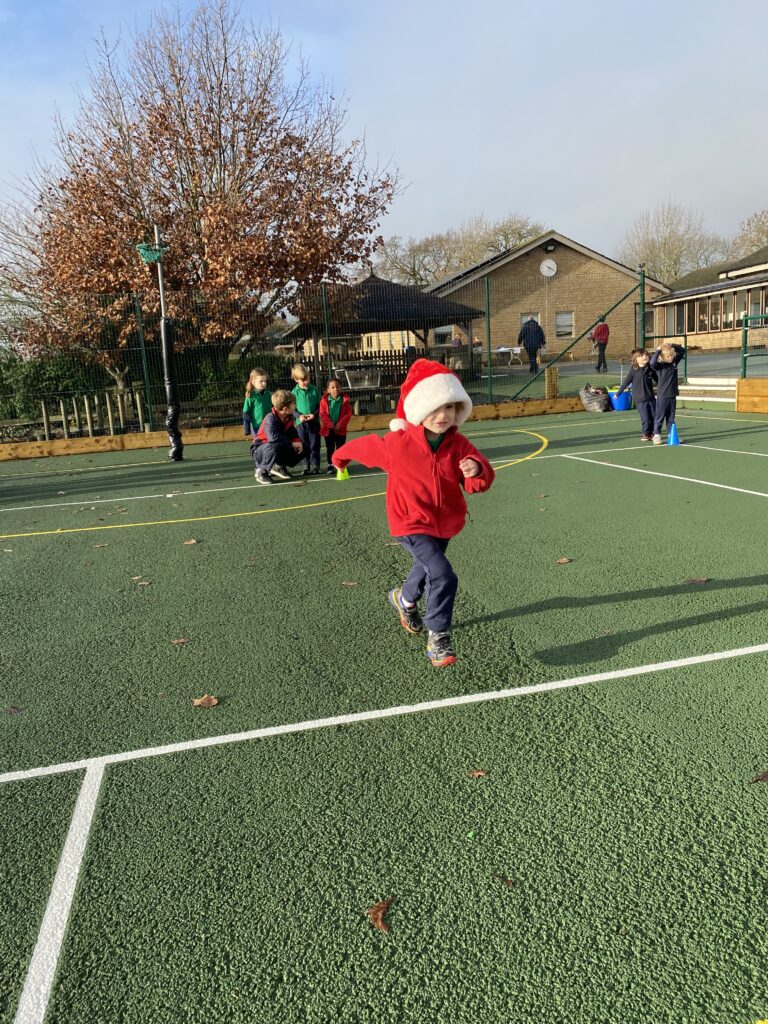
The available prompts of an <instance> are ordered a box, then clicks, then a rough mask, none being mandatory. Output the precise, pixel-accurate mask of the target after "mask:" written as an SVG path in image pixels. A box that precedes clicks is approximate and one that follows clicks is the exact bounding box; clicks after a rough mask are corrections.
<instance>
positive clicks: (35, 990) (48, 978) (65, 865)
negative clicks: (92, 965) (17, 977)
mask: <svg viewBox="0 0 768 1024" xmlns="http://www.w3.org/2000/svg"><path fill="white" fill-rule="evenodd" d="M103 774H104V766H103V765H102V764H100V763H98V762H94V763H91V764H89V765H88V767H87V770H86V773H85V778H84V779H83V784H82V786H81V787H80V793H79V794H78V797H77V803H76V804H75V810H74V813H73V815H72V821H71V822H70V825H69V832H68V833H67V838H66V841H65V843H64V849H63V850H62V851H61V858H60V860H59V866H58V868H57V869H56V877H55V878H54V880H53V888H52V889H51V893H50V896H49V897H48V904H47V906H46V908H45V914H44V915H43V921H42V924H41V925H40V932H39V933H38V936H37V942H36V944H35V950H34V952H33V954H32V959H31V960H30V962H29V970H28V971H27V977H26V979H25V980H24V988H23V990H22V993H21V999H20V1000H19V1006H18V1009H17V1010H16V1016H15V1017H14V1024H43V1020H44V1018H45V1013H46V1010H47V1009H48V1002H49V1000H50V998H51V990H52V989H53V979H54V977H55V976H56V968H57V966H58V963H59V955H60V953H61V947H62V944H63V942H64V933H65V932H66V930H67V922H68V921H69V914H70V910H71V908H72V901H73V899H74V896H75V889H76V888H77V880H78V878H79V876H80V866H81V864H82V862H83V856H84V854H85V846H86V843H87V841H88V833H89V832H90V830H91V823H92V822H93V814H94V811H95V810H96V802H97V800H98V798H99V789H100V787H101V780H102V776H103Z"/></svg>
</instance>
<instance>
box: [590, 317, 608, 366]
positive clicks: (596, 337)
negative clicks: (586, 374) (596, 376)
mask: <svg viewBox="0 0 768 1024" xmlns="http://www.w3.org/2000/svg"><path fill="white" fill-rule="evenodd" d="M610 333H611V329H610V327H609V326H608V324H607V323H606V322H605V317H604V316H601V317H600V322H599V323H598V325H597V327H595V329H594V331H592V341H593V342H594V343H595V346H596V348H597V366H596V367H595V369H596V370H597V372H598V373H608V363H607V362H606V361H605V349H606V346H607V345H608V336H609V335H610Z"/></svg>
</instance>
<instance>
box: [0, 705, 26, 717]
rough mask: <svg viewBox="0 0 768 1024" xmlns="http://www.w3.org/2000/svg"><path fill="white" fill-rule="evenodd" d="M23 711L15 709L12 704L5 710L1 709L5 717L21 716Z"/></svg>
mask: <svg viewBox="0 0 768 1024" xmlns="http://www.w3.org/2000/svg"><path fill="white" fill-rule="evenodd" d="M23 710H24V708H16V707H14V706H13V705H12V704H10V705H9V706H8V707H7V708H3V711H4V712H5V713H6V715H18V714H21V712H22V711H23Z"/></svg>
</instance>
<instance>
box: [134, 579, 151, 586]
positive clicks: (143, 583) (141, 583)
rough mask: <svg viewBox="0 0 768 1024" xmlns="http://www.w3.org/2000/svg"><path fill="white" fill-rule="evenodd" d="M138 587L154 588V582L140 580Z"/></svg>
mask: <svg viewBox="0 0 768 1024" xmlns="http://www.w3.org/2000/svg"><path fill="white" fill-rule="evenodd" d="M136 586H137V587H151V586H152V580H139V582H138V583H137V584H136Z"/></svg>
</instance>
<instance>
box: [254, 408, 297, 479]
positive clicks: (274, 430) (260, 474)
mask: <svg viewBox="0 0 768 1024" xmlns="http://www.w3.org/2000/svg"><path fill="white" fill-rule="evenodd" d="M295 409H296V399H295V398H294V397H293V395H292V394H291V392H290V391H275V393H274V394H273V395H272V410H271V412H269V413H267V415H266V416H265V417H264V419H263V420H262V421H261V426H260V427H259V433H258V439H259V442H260V443H259V447H258V448H257V449H256V479H257V480H258V482H259V483H260V484H273V483H274V482H275V481H274V480H273V479H272V476H273V475H274V476H276V477H277V478H278V480H290V479H291V474H290V473H289V472H288V466H295V465H296V464H297V463H298V462H301V460H302V459H303V458H304V456H305V452H304V446H303V445H302V443H301V441H300V440H299V435H298V433H297V431H296V426H295V424H294V420H293V416H294V411H295Z"/></svg>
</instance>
